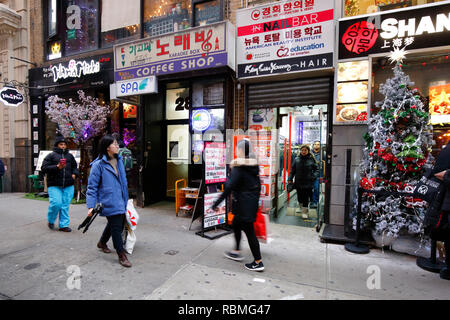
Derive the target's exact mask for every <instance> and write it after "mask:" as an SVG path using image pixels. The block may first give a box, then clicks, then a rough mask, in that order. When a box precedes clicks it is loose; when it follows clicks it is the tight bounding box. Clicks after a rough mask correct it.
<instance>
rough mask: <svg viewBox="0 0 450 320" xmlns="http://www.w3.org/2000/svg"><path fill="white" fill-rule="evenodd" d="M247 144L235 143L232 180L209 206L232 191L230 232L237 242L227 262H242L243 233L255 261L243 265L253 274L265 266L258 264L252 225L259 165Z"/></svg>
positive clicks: (215, 207)
mask: <svg viewBox="0 0 450 320" xmlns="http://www.w3.org/2000/svg"><path fill="white" fill-rule="evenodd" d="M251 150H252V148H251V145H250V141H249V140H247V139H244V140H242V141H240V142H239V143H238V144H237V149H236V151H237V159H235V160H233V161H232V162H231V167H232V170H231V178H230V180H228V181H227V183H226V185H225V190H224V192H222V194H221V196H220V198H219V199H217V201H216V202H215V203H214V205H213V206H212V209H213V210H216V209H217V206H218V205H219V204H220V203H221V202H222V201H223V200H224V199H225V198H227V197H228V196H229V195H230V194H231V193H232V192H233V203H232V212H233V214H234V219H233V230H234V236H235V239H236V248H235V250H232V251H227V252H225V256H226V257H227V258H229V259H232V260H236V261H242V260H243V259H244V257H243V256H241V254H240V248H239V246H240V242H241V231H244V232H245V234H246V236H247V239H248V243H249V245H250V250H251V251H252V254H253V257H254V259H255V260H254V261H253V262H252V263H248V264H246V265H245V268H246V269H248V270H252V271H263V270H264V265H263V263H262V261H261V252H260V248H259V242H258V239H257V238H256V234H255V228H254V225H253V224H254V222H255V221H256V213H257V212H258V208H259V196H260V192H261V182H260V179H259V166H258V163H257V161H256V157H255V156H254V154H253V152H252V151H251Z"/></svg>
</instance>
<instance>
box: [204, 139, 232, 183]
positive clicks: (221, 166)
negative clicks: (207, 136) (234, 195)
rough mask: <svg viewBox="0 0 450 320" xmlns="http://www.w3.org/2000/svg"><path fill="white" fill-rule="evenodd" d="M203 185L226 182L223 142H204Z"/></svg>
mask: <svg viewBox="0 0 450 320" xmlns="http://www.w3.org/2000/svg"><path fill="white" fill-rule="evenodd" d="M204 155H205V184H211V183H221V182H225V181H227V164H226V144H225V142H205V151H204Z"/></svg>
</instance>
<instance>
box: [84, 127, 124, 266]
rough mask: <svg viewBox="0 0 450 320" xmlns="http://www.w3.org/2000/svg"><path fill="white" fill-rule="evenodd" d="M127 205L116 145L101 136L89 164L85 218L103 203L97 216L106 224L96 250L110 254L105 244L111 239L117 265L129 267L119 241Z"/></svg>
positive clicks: (109, 136)
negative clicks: (95, 152) (93, 158)
mask: <svg viewBox="0 0 450 320" xmlns="http://www.w3.org/2000/svg"><path fill="white" fill-rule="evenodd" d="M127 202H128V186H127V178H126V174H125V168H124V165H123V161H122V157H121V156H120V155H119V144H118V142H117V141H116V139H114V137H113V136H111V135H105V136H104V137H103V138H102V139H101V140H100V144H99V156H98V158H97V159H95V160H94V161H93V162H92V163H91V172H90V174H89V180H88V186H87V192H86V205H87V207H88V209H89V212H88V215H89V216H92V211H93V208H95V206H96V204H97V203H102V204H103V211H102V212H101V213H100V215H101V216H105V217H106V219H107V221H108V223H107V225H106V227H105V229H104V231H103V234H102V236H101V238H100V241H99V242H98V243H97V247H98V248H99V249H101V250H102V251H103V252H105V253H110V252H111V250H109V248H108V246H107V242H108V241H109V239H110V238H111V237H112V241H113V245H114V249H116V252H117V255H118V256H119V263H120V264H121V265H122V266H124V267H131V263H130V262H129V261H128V258H127V255H126V253H125V249H124V247H123V241H122V231H123V228H124V222H125V213H126V210H127Z"/></svg>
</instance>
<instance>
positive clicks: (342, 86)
mask: <svg viewBox="0 0 450 320" xmlns="http://www.w3.org/2000/svg"><path fill="white" fill-rule="evenodd" d="M337 81H338V83H337V101H336V121H335V123H337V124H338V123H345V124H348V123H352V122H353V123H363V122H365V121H366V120H367V102H368V99H369V97H368V91H369V62H368V61H367V60H361V61H351V62H343V63H339V64H338V74H337Z"/></svg>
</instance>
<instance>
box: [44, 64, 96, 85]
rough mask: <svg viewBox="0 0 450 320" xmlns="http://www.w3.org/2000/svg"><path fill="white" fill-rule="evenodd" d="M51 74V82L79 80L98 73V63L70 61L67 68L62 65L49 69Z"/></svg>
mask: <svg viewBox="0 0 450 320" xmlns="http://www.w3.org/2000/svg"><path fill="white" fill-rule="evenodd" d="M51 69H52V72H53V82H58V80H60V79H67V78H81V77H82V76H83V75H88V74H94V73H99V72H100V62H99V61H94V60H90V61H84V60H83V61H76V60H70V61H69V64H68V65H67V66H64V65H63V64H62V63H60V64H58V65H57V66H53V67H51Z"/></svg>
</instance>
